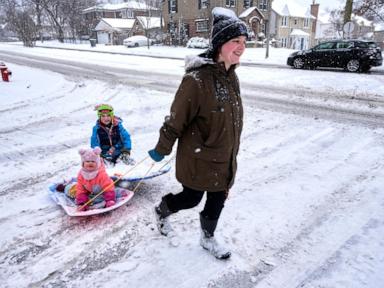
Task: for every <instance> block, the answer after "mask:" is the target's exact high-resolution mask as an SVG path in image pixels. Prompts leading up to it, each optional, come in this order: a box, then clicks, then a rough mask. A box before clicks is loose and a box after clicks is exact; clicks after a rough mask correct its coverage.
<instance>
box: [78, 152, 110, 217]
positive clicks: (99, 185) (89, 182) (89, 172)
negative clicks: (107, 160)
mask: <svg viewBox="0 0 384 288" xmlns="http://www.w3.org/2000/svg"><path fill="white" fill-rule="evenodd" d="M100 152H101V149H100V147H96V148H94V149H80V150H79V154H80V156H81V169H80V171H79V174H78V175H77V185H76V204H77V205H79V206H82V205H84V204H85V203H86V202H87V201H88V200H89V199H91V198H93V197H95V196H96V195H97V194H98V193H100V192H101V191H104V192H103V195H100V196H98V197H97V198H96V199H95V200H93V201H92V203H90V205H95V204H98V203H100V202H102V201H105V207H110V206H113V205H115V203H116V197H115V187H114V184H113V181H112V179H111V178H110V177H109V176H108V174H107V172H106V171H105V166H104V163H103V162H102V161H101V159H100ZM87 209H88V206H84V207H83V208H82V210H87Z"/></svg>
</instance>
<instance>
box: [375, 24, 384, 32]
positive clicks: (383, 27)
mask: <svg viewBox="0 0 384 288" xmlns="http://www.w3.org/2000/svg"><path fill="white" fill-rule="evenodd" d="M374 25H375V31H384V22H380V23H375V24H374Z"/></svg>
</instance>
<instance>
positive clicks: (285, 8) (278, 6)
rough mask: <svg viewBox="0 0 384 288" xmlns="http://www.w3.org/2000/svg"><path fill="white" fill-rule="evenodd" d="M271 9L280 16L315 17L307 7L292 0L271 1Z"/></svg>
mask: <svg viewBox="0 0 384 288" xmlns="http://www.w3.org/2000/svg"><path fill="white" fill-rule="evenodd" d="M272 10H273V11H275V12H276V13H277V14H279V15H280V16H291V17H299V18H312V19H316V17H314V16H313V15H311V12H310V9H309V8H306V7H304V6H302V5H299V4H298V3H296V2H295V1H294V0H275V1H273V2H272Z"/></svg>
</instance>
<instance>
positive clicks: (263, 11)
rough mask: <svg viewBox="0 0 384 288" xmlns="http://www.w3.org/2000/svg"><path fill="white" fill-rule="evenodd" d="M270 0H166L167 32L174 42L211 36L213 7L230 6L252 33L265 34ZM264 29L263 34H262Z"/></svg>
mask: <svg viewBox="0 0 384 288" xmlns="http://www.w3.org/2000/svg"><path fill="white" fill-rule="evenodd" d="M270 2H271V1H270V0H243V1H236V0H225V1H223V0H197V1H181V0H167V1H163V4H162V16H163V17H164V23H165V26H164V32H166V33H167V34H168V35H169V38H170V39H169V41H170V43H173V44H179V45H184V44H185V43H186V41H187V40H188V39H189V38H191V37H195V36H198V37H204V38H209V34H210V31H211V23H212V14H211V11H212V9H213V8H214V7H225V8H228V9H231V10H233V11H234V12H235V14H236V15H239V17H241V19H243V20H244V21H245V22H246V24H247V26H248V28H249V31H250V32H251V33H250V34H251V35H254V37H255V36H262V35H266V30H265V29H266V27H267V25H268V15H269V13H268V11H269V9H270ZM260 33H262V34H260Z"/></svg>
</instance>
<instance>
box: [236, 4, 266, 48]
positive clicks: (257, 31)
mask: <svg viewBox="0 0 384 288" xmlns="http://www.w3.org/2000/svg"><path fill="white" fill-rule="evenodd" d="M239 18H240V19H241V20H243V21H244V22H245V23H247V24H248V25H249V28H250V33H249V34H250V38H251V39H255V40H258V41H262V40H264V38H265V34H266V33H265V32H266V31H265V18H266V17H265V16H264V14H263V13H262V12H261V11H260V10H259V8H257V7H255V6H253V7H249V8H248V9H246V10H245V11H243V12H242V13H241V14H240V15H239Z"/></svg>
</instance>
